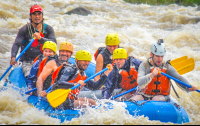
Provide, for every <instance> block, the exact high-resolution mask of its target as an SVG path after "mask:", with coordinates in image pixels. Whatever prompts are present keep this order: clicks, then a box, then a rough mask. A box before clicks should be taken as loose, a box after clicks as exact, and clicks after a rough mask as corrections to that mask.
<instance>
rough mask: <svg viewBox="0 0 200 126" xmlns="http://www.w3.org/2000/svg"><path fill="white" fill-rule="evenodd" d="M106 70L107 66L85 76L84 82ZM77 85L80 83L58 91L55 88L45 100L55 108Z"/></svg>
mask: <svg viewBox="0 0 200 126" xmlns="http://www.w3.org/2000/svg"><path fill="white" fill-rule="evenodd" d="M106 70H108V68H105V69H103V70H101V71H99V72H98V73H96V74H94V75H93V76H91V77H89V78H87V79H86V80H84V83H86V82H87V81H89V80H90V79H92V78H94V77H96V76H98V75H99V74H101V73H103V72H104V71H106ZM79 86H81V84H77V85H75V86H73V87H72V88H70V89H67V90H62V91H60V89H57V90H55V91H53V92H51V93H49V94H47V100H48V101H49V103H50V104H51V106H52V107H54V108H55V107H57V106H59V105H60V104H62V103H63V102H64V101H65V100H66V98H67V96H68V93H69V92H70V91H71V90H74V89H75V88H77V87H79ZM57 91H58V92H57Z"/></svg>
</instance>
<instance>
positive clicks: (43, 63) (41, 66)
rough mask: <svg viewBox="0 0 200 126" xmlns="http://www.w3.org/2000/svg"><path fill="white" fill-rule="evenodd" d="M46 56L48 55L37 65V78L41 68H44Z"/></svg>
mask: <svg viewBox="0 0 200 126" xmlns="http://www.w3.org/2000/svg"><path fill="white" fill-rule="evenodd" d="M47 58H48V57H46V58H45V59H43V60H42V61H41V63H40V65H39V69H38V73H37V78H38V77H39V76H40V74H41V73H42V70H43V68H44V66H45V64H46V61H47Z"/></svg>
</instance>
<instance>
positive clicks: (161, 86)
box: [142, 64, 171, 96]
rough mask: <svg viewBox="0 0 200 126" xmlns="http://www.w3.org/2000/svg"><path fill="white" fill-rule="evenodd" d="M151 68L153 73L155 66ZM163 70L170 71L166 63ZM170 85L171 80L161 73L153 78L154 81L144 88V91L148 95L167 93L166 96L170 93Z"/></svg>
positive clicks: (164, 71)
mask: <svg viewBox="0 0 200 126" xmlns="http://www.w3.org/2000/svg"><path fill="white" fill-rule="evenodd" d="M166 65H168V64H166ZM150 69H151V73H152V72H153V70H154V68H153V67H152V68H150ZM161 71H162V72H163V73H168V70H167V68H166V66H164V65H163V67H162V69H161ZM170 86H171V83H170V80H169V79H168V78H167V77H166V76H164V75H162V74H160V73H159V74H158V75H157V76H155V77H154V78H153V79H152V81H151V82H150V83H149V84H148V85H147V86H146V87H145V88H144V89H142V92H143V93H145V94H147V95H165V96H166V95H169V94H170Z"/></svg>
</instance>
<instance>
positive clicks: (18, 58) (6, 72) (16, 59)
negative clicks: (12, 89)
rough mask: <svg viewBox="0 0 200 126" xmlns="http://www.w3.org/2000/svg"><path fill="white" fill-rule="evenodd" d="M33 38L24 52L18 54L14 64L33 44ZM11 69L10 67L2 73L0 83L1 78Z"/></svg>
mask: <svg viewBox="0 0 200 126" xmlns="http://www.w3.org/2000/svg"><path fill="white" fill-rule="evenodd" d="M34 40H35V38H33V39H32V40H31V41H30V42H29V44H28V45H27V46H26V47H25V48H24V50H23V51H22V52H21V53H20V55H19V56H18V57H17V58H16V59H15V62H17V60H18V59H19V58H20V57H21V56H22V55H23V54H24V52H25V51H26V50H27V49H28V48H29V47H30V46H31V44H32V43H33V42H34ZM11 68H12V65H10V67H9V68H8V69H7V70H6V71H5V72H4V74H3V75H2V76H1V78H0V81H1V80H2V79H3V77H4V76H5V75H6V74H7V73H8V71H9V70H10V69H11Z"/></svg>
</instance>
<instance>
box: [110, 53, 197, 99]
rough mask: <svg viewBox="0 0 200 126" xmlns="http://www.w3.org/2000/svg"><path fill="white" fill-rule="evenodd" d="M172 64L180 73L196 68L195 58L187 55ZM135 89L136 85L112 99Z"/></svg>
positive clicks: (171, 62)
mask: <svg viewBox="0 0 200 126" xmlns="http://www.w3.org/2000/svg"><path fill="white" fill-rule="evenodd" d="M176 62H178V63H176ZM170 64H171V65H174V66H173V67H174V68H175V69H176V70H177V72H178V73H179V74H180V75H182V74H184V73H187V72H190V71H192V70H193V69H194V66H195V63H194V59H193V58H190V59H187V56H183V57H180V58H177V59H174V60H172V61H170ZM189 86H190V85H189ZM189 88H190V87H189ZM135 89H136V87H135V88H132V89H130V90H128V91H126V92H123V93H121V94H119V95H116V96H114V97H112V98H111V99H112V100H113V99H116V98H118V97H120V96H123V95H125V94H127V93H129V92H132V91H134V90H135Z"/></svg>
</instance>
